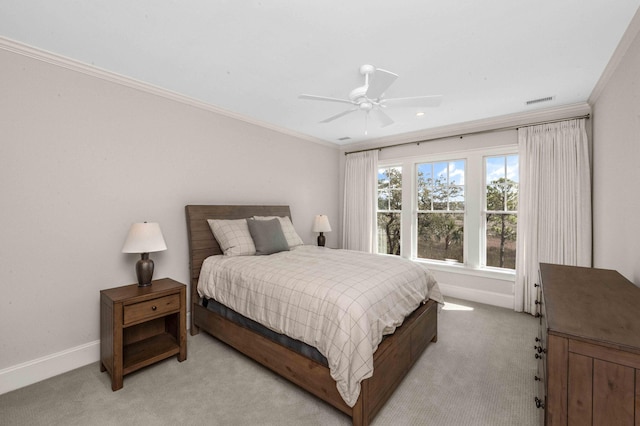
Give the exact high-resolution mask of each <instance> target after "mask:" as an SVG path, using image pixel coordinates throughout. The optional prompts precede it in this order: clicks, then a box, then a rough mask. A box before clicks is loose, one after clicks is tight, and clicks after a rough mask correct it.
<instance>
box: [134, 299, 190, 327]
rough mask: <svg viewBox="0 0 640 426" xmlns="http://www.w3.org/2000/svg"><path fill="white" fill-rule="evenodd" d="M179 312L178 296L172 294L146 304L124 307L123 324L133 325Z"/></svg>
mask: <svg viewBox="0 0 640 426" xmlns="http://www.w3.org/2000/svg"><path fill="white" fill-rule="evenodd" d="M179 310H180V295H178V294H172V295H169V296H165V297H159V298H157V299H153V300H148V301H146V302H140V303H135V304H133V305H126V306H124V320H123V324H124V325H125V326H126V325H128V324H133V323H136V322H138V321H141V320H145V319H149V318H154V317H157V316H162V315H164V314H166V313H169V312H173V311H176V312H177V311H179Z"/></svg>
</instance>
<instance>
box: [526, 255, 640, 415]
mask: <svg viewBox="0 0 640 426" xmlns="http://www.w3.org/2000/svg"><path fill="white" fill-rule="evenodd" d="M540 282H541V286H540V294H539V298H538V301H537V303H538V306H539V312H538V314H539V316H540V333H539V335H538V337H537V338H536V343H535V346H534V348H535V356H536V358H537V359H538V361H539V362H538V374H537V376H536V380H537V381H538V383H539V387H538V396H537V397H536V400H535V402H536V405H538V407H539V408H541V409H542V410H541V411H542V414H541V422H542V424H546V425H554V426H555V425H580V426H582V425H615V426H623V425H629V426H640V288H638V287H636V286H635V285H633V284H632V283H631V282H629V281H628V280H627V279H625V278H624V277H623V276H622V275H620V274H619V273H618V272H616V271H612V270H606V269H593V268H581V267H575V266H562V265H551V264H545V263H541V264H540Z"/></svg>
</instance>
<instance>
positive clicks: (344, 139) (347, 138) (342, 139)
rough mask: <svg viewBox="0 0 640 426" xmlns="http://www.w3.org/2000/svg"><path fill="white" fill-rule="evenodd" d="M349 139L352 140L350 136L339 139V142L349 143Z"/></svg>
mask: <svg viewBox="0 0 640 426" xmlns="http://www.w3.org/2000/svg"><path fill="white" fill-rule="evenodd" d="M349 139H351V138H350V137H349V136H344V137H342V138H338V140H339V141H348V140H349Z"/></svg>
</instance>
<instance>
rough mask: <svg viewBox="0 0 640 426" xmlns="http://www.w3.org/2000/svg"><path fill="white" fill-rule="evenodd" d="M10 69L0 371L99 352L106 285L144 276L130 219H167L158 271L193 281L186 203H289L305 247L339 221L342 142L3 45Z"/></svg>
mask: <svg viewBox="0 0 640 426" xmlns="http://www.w3.org/2000/svg"><path fill="white" fill-rule="evenodd" d="M0 47H1V46H0ZM0 69H2V78H1V79H0V200H1V203H2V207H1V209H0V259H1V260H0V262H1V264H0V286H1V288H2V296H1V297H0V373H2V370H3V369H5V372H6V370H7V368H9V367H12V366H16V365H18V364H22V363H25V362H27V361H31V360H34V359H39V358H41V357H47V356H50V355H52V354H56V353H59V352H61V351H66V350H69V349H73V348H77V347H80V346H82V345H86V344H90V345H93V347H92V349H91V351H92V352H91V353H97V349H96V348H97V346H96V341H97V340H98V339H99V290H100V289H104V288H109V287H114V286H119V285H124V284H129V283H133V282H135V273H134V264H135V262H136V260H137V258H138V256H137V255H133V254H129V255H126V254H122V253H121V249H122V244H123V242H124V238H125V235H126V233H127V231H128V228H129V226H130V224H131V223H132V222H138V221H145V220H147V221H157V222H159V223H160V225H161V227H162V230H163V233H164V236H165V239H166V242H167V245H168V247H169V249H168V250H167V251H165V252H161V253H155V254H151V258H152V259H153V260H154V261H155V264H156V272H155V275H154V276H155V277H156V278H160V277H164V276H169V277H172V278H174V279H177V280H179V281H181V282H184V283H186V282H187V277H188V259H187V237H186V222H185V217H184V206H185V205H186V204H189V203H208V204H216V203H218V204H232V203H238V204H248V203H257V204H289V205H290V206H291V210H292V215H293V221H294V224H295V226H296V228H297V230H298V232H299V234H300V235H301V237H302V238H303V239H304V241H305V242H306V243H314V241H315V235H314V234H312V233H311V224H312V219H313V215H315V214H317V213H324V214H328V215H329V217H330V218H332V219H334V220H336V221H337V219H338V204H339V200H338V196H337V193H338V175H339V171H338V167H339V160H338V158H339V151H338V150H337V149H336V148H333V147H329V146H325V145H322V144H317V143H313V142H309V141H307V140H302V139H299V138H296V137H293V136H290V135H286V134H284V133H279V132H276V131H273V130H269V129H265V128H262V127H259V126H256V125H253V124H249V123H247V122H243V121H239V120H236V119H233V118H230V117H228V116H225V115H221V114H217V113H215V112H211V111H208V110H204V109H200V108H197V107H193V106H189V105H187V104H185V103H182V102H178V101H176V100H172V99H169V98H166V97H162V96H158V95H156V94H153V93H152V92H149V91H144V90H138V89H135V88H132V87H128V86H126V85H121V84H116V83H114V82H112V81H109V80H108V79H103V78H99V77H97V76H92V75H87V74H86V73H81V72H78V71H76V70H73V69H69V68H68V67H65V66H61V65H59V64H52V63H47V62H45V61H42V60H38V59H33V58H31V57H28V56H25V55H23V54H18V53H14V52H10V51H8V50H3V49H1V48H0ZM336 225H337V224H336ZM336 228H337V227H336ZM337 234H338V232H333V233H329V234H327V238H328V243H327V244H328V245H332V246H335V245H336V244H337V241H338V235H337ZM95 360H97V357H96V358H95V359H94V360H90V361H95ZM76 366H77V365H76ZM0 381H1V379H0ZM0 393H1V390H0Z"/></svg>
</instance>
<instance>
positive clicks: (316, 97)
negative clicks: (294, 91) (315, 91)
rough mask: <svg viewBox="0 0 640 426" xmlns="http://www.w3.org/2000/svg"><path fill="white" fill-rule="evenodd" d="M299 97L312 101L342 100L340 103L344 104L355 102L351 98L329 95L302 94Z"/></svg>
mask: <svg viewBox="0 0 640 426" xmlns="http://www.w3.org/2000/svg"><path fill="white" fill-rule="evenodd" d="M298 98H299V99H309V100H311V101H328V102H340V103H343V104H352V103H353V102H352V101H350V100H349V99H339V98H330V97H328V96H316V95H306V94H302V95H299V96H298Z"/></svg>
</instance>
